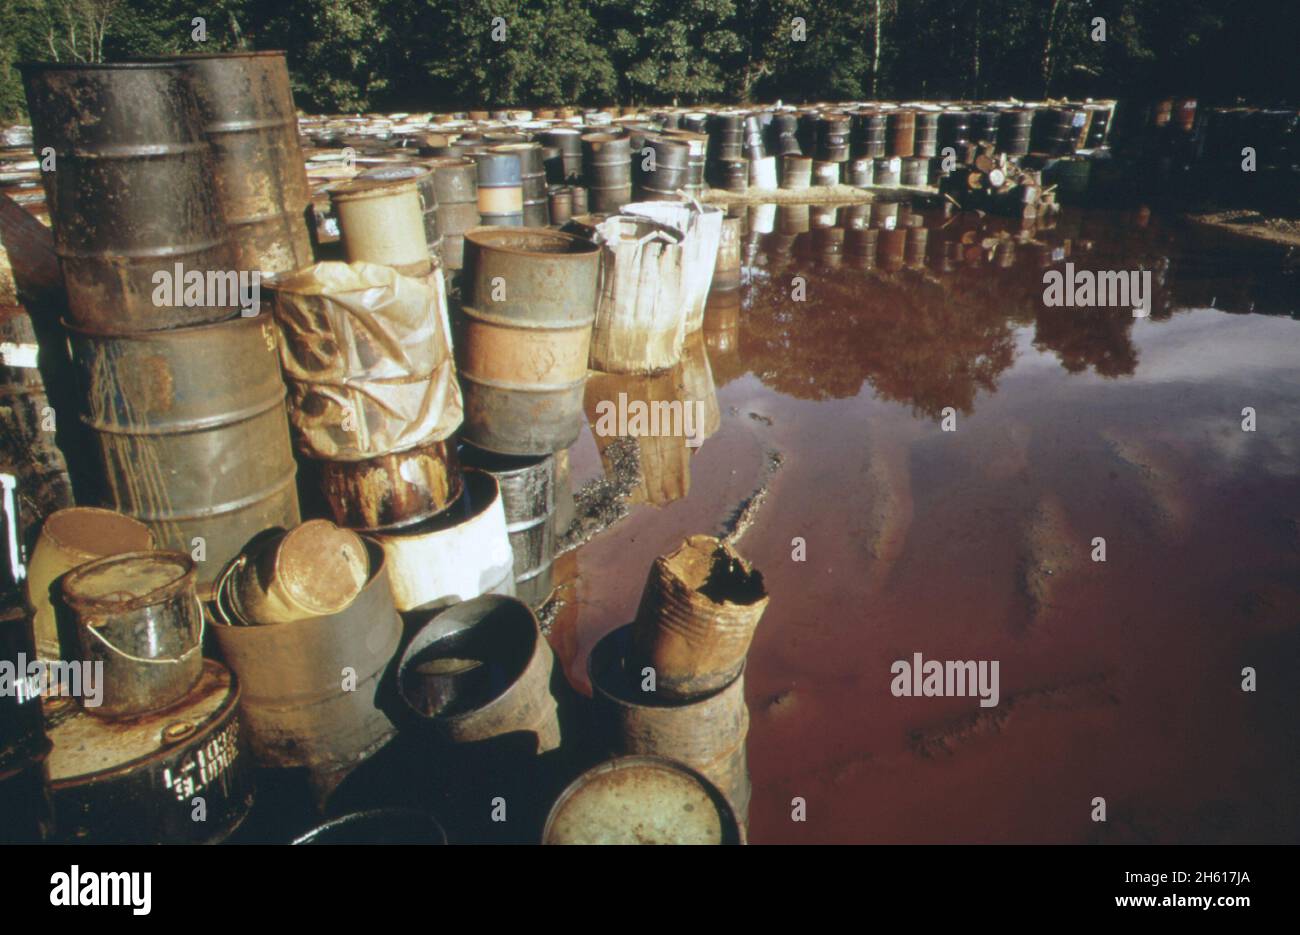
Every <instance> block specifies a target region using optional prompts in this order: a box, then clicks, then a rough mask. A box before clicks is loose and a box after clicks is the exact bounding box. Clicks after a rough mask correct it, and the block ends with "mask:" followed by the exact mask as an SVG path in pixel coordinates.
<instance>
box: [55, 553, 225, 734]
mask: <svg viewBox="0 0 1300 935" xmlns="http://www.w3.org/2000/svg"><path fill="white" fill-rule="evenodd" d="M194 582H195V574H194V562H193V561H192V560H191V559H190V557H189V556H188V555H186V554H184V553H183V552H128V553H126V554H125V555H110V556H109V557H107V558H101V559H98V560H96V561H93V562H89V563H87V564H85V565H82V566H81V567H80V568H77V569H75V570H74V571H72V572H70V573H69V574H68V575H67V576H66V577H65V578H64V579H63V587H62V590H63V599H64V601H66V602H67V604H68V606H69V607H70V608H71V609H72V612H73V614H75V615H76V618H77V641H78V647H79V651H78V653H77V658H79V659H82V660H85V661H87V662H90V663H91V664H92V665H94V666H96V667H97V668H98V667H101V666H102V672H103V677H102V681H101V685H102V687H103V698H102V700H101V703H100V704H99V705H97V706H96V707H94V708H91V709H89V710H90V711H91V713H92V714H95V715H96V716H98V717H104V718H123V717H137V716H139V715H141V714H148V713H149V712H152V711H157V710H159V709H161V708H166V707H167V706H168V705H171V704H174V703H175V702H177V701H179V700H180V699H181V698H183V697H184V696H185V695H186V694H187V693H188V692H189V691H190V689H192V688H193V687H194V684H195V683H196V682H197V681H198V679H199V676H200V674H201V673H202V670H203V646H202V643H203V620H204V618H203V605H202V604H200V603H199V598H198V594H197V593H196V592H195V583H194Z"/></svg>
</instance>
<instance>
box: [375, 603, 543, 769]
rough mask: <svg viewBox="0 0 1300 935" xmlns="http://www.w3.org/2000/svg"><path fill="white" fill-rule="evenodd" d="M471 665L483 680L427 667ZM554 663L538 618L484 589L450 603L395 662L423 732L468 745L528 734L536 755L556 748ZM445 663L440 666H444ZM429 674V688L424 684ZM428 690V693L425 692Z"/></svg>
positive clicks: (521, 605)
mask: <svg viewBox="0 0 1300 935" xmlns="http://www.w3.org/2000/svg"><path fill="white" fill-rule="evenodd" d="M437 660H457V661H458V667H459V668H461V669H462V671H464V670H465V666H464V665H463V663H466V662H468V663H477V665H474V666H470V667H469V668H470V670H474V669H479V668H481V669H483V670H484V671H483V677H481V678H476V679H469V680H464V679H462V680H461V681H460V682H458V683H455V686H454V687H460V688H463V689H464V690H463V691H451V692H447V691H446V687H447V683H446V681H445V676H444V680H443V681H442V682H441V683H440V682H439V681H438V680H437V677H438V672H437V671H434V670H436V669H437V668H438V667H434V670H431V669H430V668H429V667H428V666H427V665H426V664H427V663H430V662H434V661H437ZM554 662H555V656H554V653H552V651H551V647H550V644H549V643H547V642H546V638H545V637H544V636H542V632H541V630H540V629H539V628H538V626H537V618H536V617H534V616H533V612H532V611H531V610H529V609H528V606H527V605H526V604H524V603H523V602H522V601H518V600H516V599H515V598H513V597H505V596H503V595H499V594H487V595H483V596H482V597H477V598H475V599H473V600H470V601H464V602H462V603H460V604H454V605H452V606H451V607H449V608H447V609H446V610H444V611H442V612H441V613H439V614H438V615H437V616H435V617H434V618H433V619H432V620H431V621H429V623H427V624H425V626H424V627H423V628H422V629H421V630H420V631H419V632H418V633H417V634H416V635H415V637H414V638H413V639H412V640H411V642H410V644H409V645H408V646H407V648H406V651H405V652H404V653H403V654H402V660H401V662H400V663H399V665H398V683H399V690H400V692H401V695H402V699H403V700H404V701H405V703H406V705H407V706H408V708H409V709H410V710H411V712H412V714H413V715H414V716H415V717H416V719H417V723H418V724H419V726H420V727H421V728H422V729H425V730H428V731H430V732H431V733H432V734H433V735H434V736H437V737H439V738H440V739H442V740H445V741H449V742H451V743H456V744H461V743H474V742H478V741H485V740H491V739H493V738H496V737H502V736H505V735H508V734H514V733H524V734H532V735H533V737H534V738H535V741H536V746H535V752H537V753H546V752H548V751H550V750H554V749H556V748H558V747H559V745H560V722H559V718H558V715H557V713H556V706H555V698H554V696H552V694H551V687H550V685H551V669H552V667H553V665H554ZM447 668H448V667H446V666H443V667H442V671H443V672H444V673H445V672H446V671H447ZM430 676H433V677H434V681H433V685H432V686H431V685H430V684H429V681H430ZM431 688H432V692H431V691H430V689H431Z"/></svg>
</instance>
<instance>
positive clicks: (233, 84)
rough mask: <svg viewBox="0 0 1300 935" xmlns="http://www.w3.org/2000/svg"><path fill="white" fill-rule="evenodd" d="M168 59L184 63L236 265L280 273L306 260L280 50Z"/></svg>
mask: <svg viewBox="0 0 1300 935" xmlns="http://www.w3.org/2000/svg"><path fill="white" fill-rule="evenodd" d="M174 61H177V62H181V63H184V64H186V65H188V66H190V67H189V69H188V74H189V78H190V86H191V87H192V88H193V89H194V96H195V98H196V99H197V100H198V104H199V113H200V114H201V116H202V118H203V129H204V132H205V133H206V134H207V138H208V141H209V143H211V145H212V150H213V154H214V156H215V162H214V168H215V171H216V183H217V186H216V187H217V195H218V198H219V199H220V201H221V207H222V209H223V211H224V212H225V215H226V223H227V224H228V225H229V226H230V232H231V236H232V238H233V239H234V241H235V246H236V249H237V250H238V251H239V261H238V262H239V268H240V269H249V270H253V269H256V270H262V271H263V272H266V273H281V272H285V271H288V270H294V269H298V268H300V267H303V266H307V265H309V264H310V263H311V262H312V248H311V237H310V234H309V232H308V227H307V211H308V207H309V205H310V203H311V192H310V189H309V187H308V185H307V172H306V168H305V163H304V161H303V157H302V149H301V147H300V146H299V143H298V116H297V114H296V112H295V111H294V106H293V92H292V91H291V90H290V88H289V69H288V67H287V66H286V64H285V53H283V52H275V51H264V52H221V53H216V54H212V55H184V56H180V57H178V58H176V59H174Z"/></svg>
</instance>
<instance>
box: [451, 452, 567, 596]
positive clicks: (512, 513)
mask: <svg viewBox="0 0 1300 935" xmlns="http://www.w3.org/2000/svg"><path fill="white" fill-rule="evenodd" d="M461 458H462V459H463V460H464V462H465V464H466V465H468V466H469V467H474V468H478V469H479V470H481V471H485V472H487V473H488V474H491V475H492V476H493V477H495V478H496V479H497V485H498V486H499V487H500V489H501V500H502V505H503V507H504V508H505V513H506V531H507V532H508V533H509V534H510V550H511V552H513V553H514V557H515V564H514V574H515V594H516V596H518V598H519V599H520V600H521V601H523V602H524V603H526V604H527V605H528V606H530V607H539V606H541V604H543V603H544V602H545V601H546V599H547V598H548V597H549V596H550V594H551V584H552V574H551V571H552V565H553V563H554V561H555V457H554V455H541V456H537V455H534V456H532V457H513V456H510V455H499V454H494V453H493V452H490V451H483V450H482V449H478V448H474V447H472V446H469V445H466V446H465V447H464V448H463V449H462V450H461Z"/></svg>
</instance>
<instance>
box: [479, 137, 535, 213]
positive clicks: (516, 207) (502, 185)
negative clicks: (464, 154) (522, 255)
mask: <svg viewBox="0 0 1300 935" xmlns="http://www.w3.org/2000/svg"><path fill="white" fill-rule="evenodd" d="M474 162H475V163H476V164H477V166H478V213H479V216H480V217H481V218H482V222H483V223H484V224H486V225H489V226H492V227H523V225H524V180H523V169H522V167H521V166H520V164H519V157H518V156H516V155H515V154H514V153H512V152H504V153H503V152H496V151H495V149H490V150H484V151H483V152H479V153H474Z"/></svg>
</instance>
